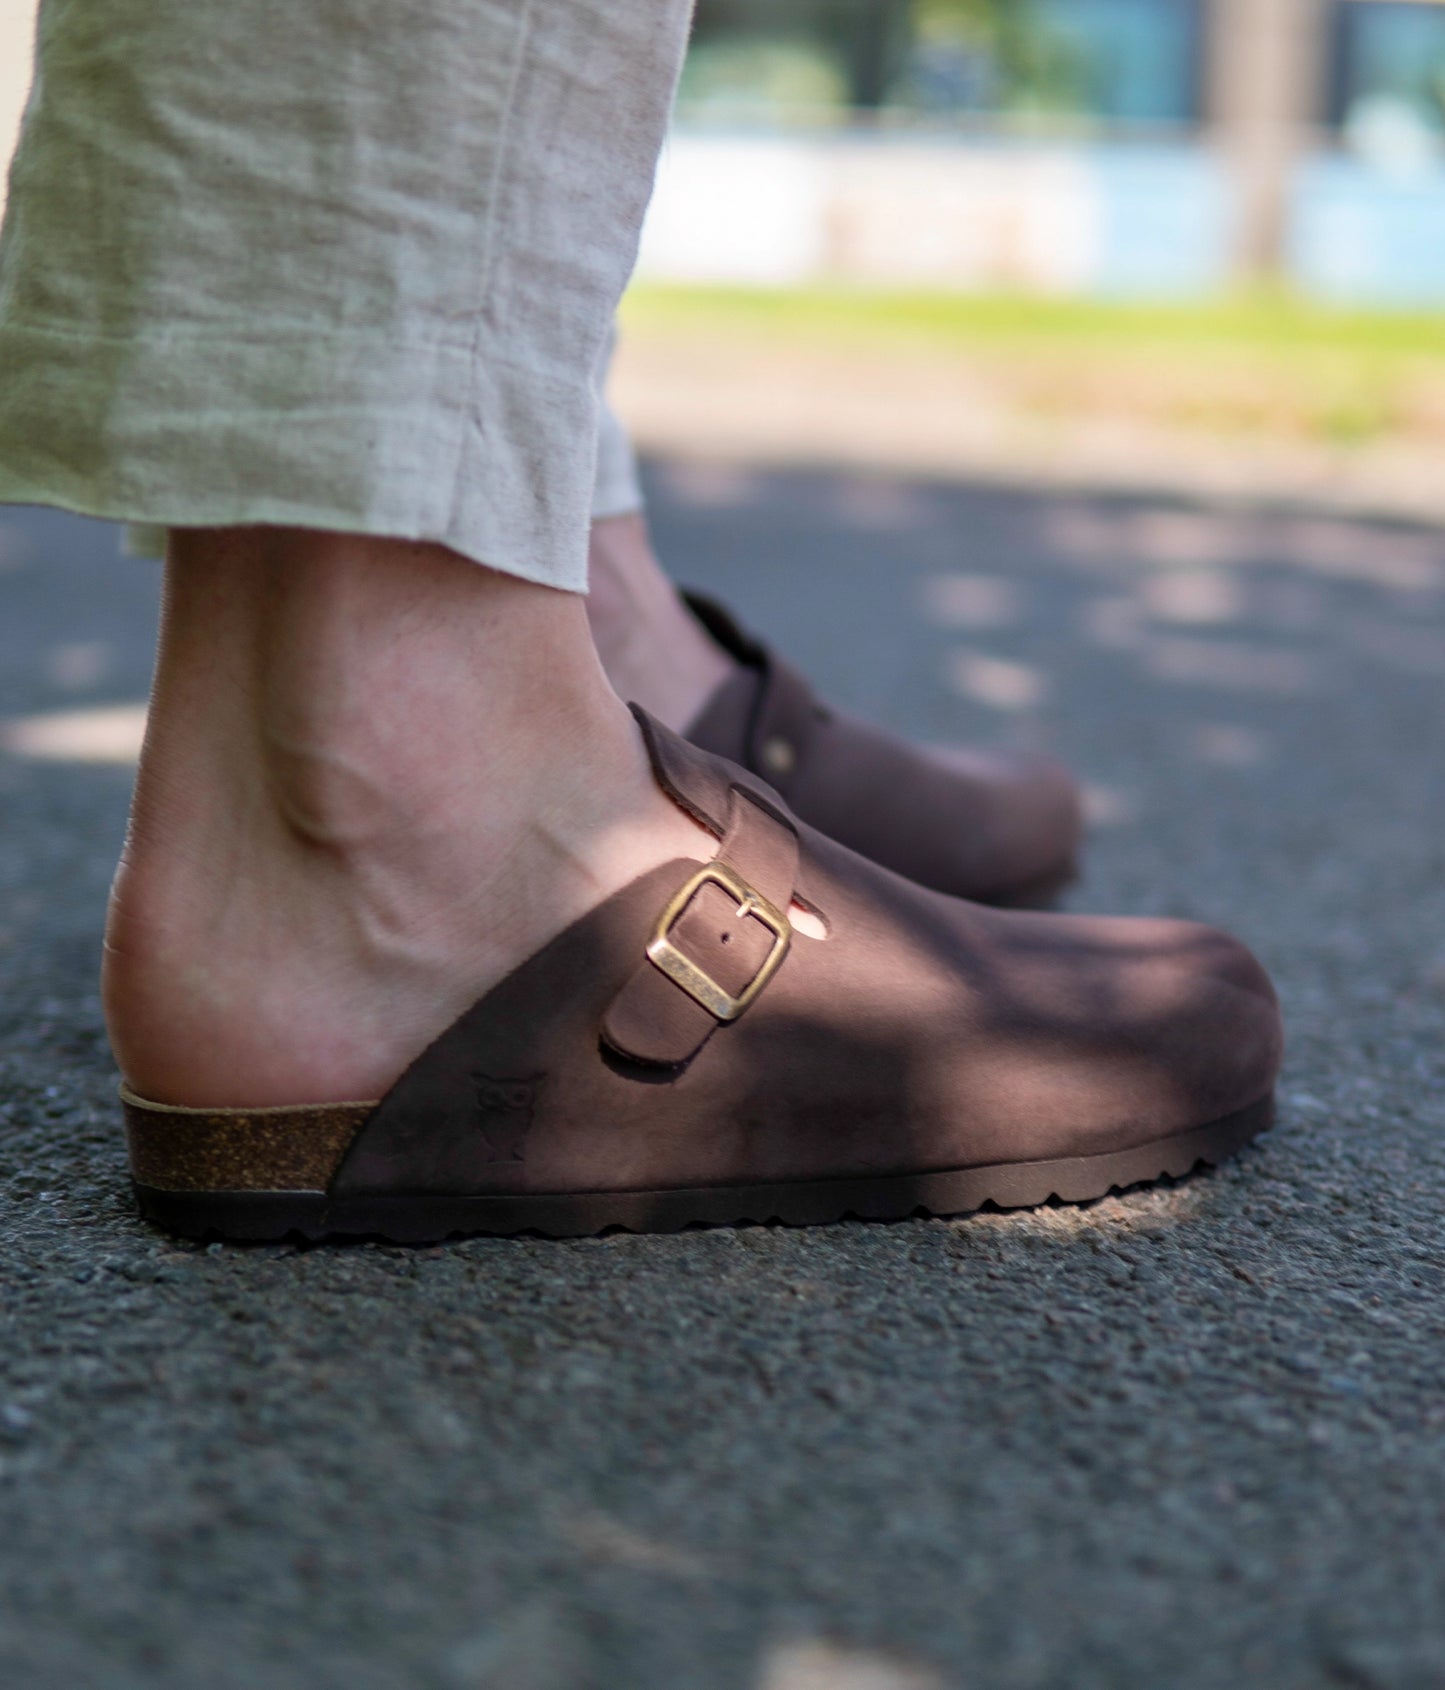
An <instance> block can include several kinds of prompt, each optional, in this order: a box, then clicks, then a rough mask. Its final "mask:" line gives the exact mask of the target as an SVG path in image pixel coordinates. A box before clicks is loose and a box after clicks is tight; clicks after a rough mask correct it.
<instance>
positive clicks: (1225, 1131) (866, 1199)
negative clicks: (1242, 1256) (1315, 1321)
mask: <svg viewBox="0 0 1445 1690" xmlns="http://www.w3.org/2000/svg"><path fill="white" fill-rule="evenodd" d="M1273 1119H1274V1099H1273V1097H1266V1098H1262V1099H1261V1100H1260V1101H1259V1102H1258V1103H1255V1104H1251V1105H1250V1107H1249V1108H1247V1109H1241V1110H1239V1111H1237V1112H1236V1113H1235V1114H1233V1115H1227V1116H1225V1117H1223V1118H1222V1119H1221V1120H1218V1121H1212V1122H1210V1123H1209V1125H1208V1126H1204V1127H1198V1128H1196V1129H1195V1130H1194V1131H1192V1132H1187V1133H1176V1134H1175V1135H1174V1136H1172V1137H1170V1138H1161V1139H1155V1140H1154V1141H1153V1142H1151V1143H1149V1144H1142V1145H1138V1146H1136V1147H1135V1148H1133V1149H1131V1150H1120V1151H1114V1152H1112V1153H1110V1154H1108V1155H1104V1156H1074V1157H1068V1158H1065V1159H1063V1160H1061V1161H1054V1162H1015V1163H999V1164H996V1165H994V1166H992V1167H986V1168H952V1169H945V1170H942V1171H938V1172H933V1173H919V1174H891V1175H887V1176H884V1177H881V1178H880V1177H873V1178H853V1179H830V1180H800V1181H796V1182H790V1183H788V1184H783V1185H732V1186H688V1187H683V1188H681V1189H677V1190H666V1191H584V1192H566V1193H561V1194H557V1195H545V1196H525V1197H456V1196H447V1195H444V1194H437V1193H418V1194H416V1195H390V1194H389V1195H387V1196H382V1197H375V1196H359V1197H330V1196H328V1195H327V1194H326V1193H325V1192H321V1191H163V1190H160V1189H158V1188H157V1187H155V1186H146V1185H136V1187H135V1193H136V1198H137V1200H138V1201H139V1204H140V1210H141V1214H142V1215H143V1216H144V1217H145V1218H146V1219H147V1220H149V1221H154V1222H156V1223H157V1225H159V1226H163V1227H165V1228H167V1230H169V1231H171V1232H176V1233H180V1234H181V1235H182V1236H183V1237H189V1238H211V1237H222V1238H233V1239H242V1240H251V1241H253V1242H254V1241H260V1240H270V1241H275V1240H279V1239H282V1238H286V1237H289V1236H291V1235H293V1234H294V1235H299V1236H300V1237H301V1238H304V1239H309V1240H311V1241H313V1242H314V1241H317V1240H320V1239H323V1238H344V1237H381V1238H385V1239H389V1240H391V1242H393V1243H396V1244H430V1243H436V1242H438V1241H439V1240H441V1239H444V1238H449V1237H451V1236H453V1235H454V1234H459V1233H461V1234H465V1233H494V1234H501V1235H510V1234H514V1233H519V1232H535V1233H540V1234H542V1235H543V1236H545V1237H549V1238H581V1237H588V1236H591V1235H592V1234H595V1233H599V1232H605V1231H607V1230H608V1229H609V1228H612V1227H618V1228H622V1229H625V1230H627V1231H631V1232H678V1231H680V1230H681V1229H682V1228H683V1227H688V1226H696V1225H700V1224H701V1225H713V1226H729V1225H738V1224H741V1223H745V1222H749V1221H751V1222H765V1221H781V1222H783V1223H785V1224H786V1225H790V1226H816V1225H818V1224H820V1223H823V1222H827V1221H838V1220H844V1219H847V1218H850V1217H852V1218H856V1219H858V1220H878V1221H882V1220H903V1219H906V1218H907V1217H908V1216H911V1215H917V1214H924V1215H960V1214H968V1213H970V1212H972V1211H974V1210H977V1209H982V1208H984V1207H986V1206H988V1205H993V1206H994V1207H996V1208H999V1209H1025V1208H1036V1207H1037V1206H1038V1205H1039V1204H1041V1203H1047V1202H1048V1201H1049V1200H1050V1199H1052V1198H1058V1199H1059V1200H1060V1201H1062V1202H1065V1203H1084V1202H1088V1201H1090V1200H1091V1199H1094V1198H1098V1197H1105V1196H1107V1195H1108V1194H1109V1193H1110V1192H1111V1191H1120V1190H1123V1189H1125V1188H1126V1187H1128V1186H1133V1185H1143V1184H1147V1183H1149V1182H1150V1181H1153V1180H1158V1179H1164V1178H1173V1179H1177V1178H1179V1177H1181V1176H1182V1175H1184V1174H1188V1173H1192V1172H1193V1170H1194V1169H1195V1168H1197V1167H1199V1166H1200V1165H1201V1164H1205V1165H1209V1166H1213V1165H1216V1164H1217V1163H1219V1162H1222V1161H1223V1160H1224V1159H1225V1158H1226V1157H1229V1156H1232V1155H1234V1153H1235V1152H1236V1151H1238V1150H1241V1149H1243V1147H1244V1146H1245V1145H1246V1144H1248V1143H1249V1141H1250V1140H1251V1139H1253V1138H1254V1137H1256V1136H1257V1135H1258V1134H1259V1133H1262V1132H1264V1131H1265V1129H1266V1128H1267V1127H1268V1126H1269V1125H1270V1123H1271V1122H1272V1120H1273Z"/></svg>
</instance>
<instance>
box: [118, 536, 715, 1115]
mask: <svg viewBox="0 0 1445 1690" xmlns="http://www.w3.org/2000/svg"><path fill="white" fill-rule="evenodd" d="M167 578H168V584H167V595H166V605H165V611H164V616H163V623H162V637H161V645H160V654H159V658H158V663H157V673H156V683H155V698H154V708H153V712H152V717H151V727H150V732H149V735H148V738H147V743H146V747H145V753H144V756H143V758H142V763H141V769H140V776H139V781H138V785H137V792H136V799H135V808H134V813H133V817H132V822H131V829H130V835H129V839H128V842H127V846H126V850H125V854H124V857H123V860H122V863H121V867H120V871H119V874H118V876H117V879H116V885H115V892H114V896H113V901H112V907H111V913H110V921H109V928H108V935H107V946H106V961H105V983H104V984H105V1002H106V1012H107V1017H108V1020H109V1024H110V1028H111V1034H112V1038H113V1041H114V1044H115V1050H116V1054H117V1058H118V1060H119V1063H120V1066H121V1069H122V1071H123V1072H124V1074H125V1076H126V1078H127V1080H128V1081H129V1082H130V1084H131V1085H132V1086H133V1087H134V1088H135V1089H136V1090H138V1091H140V1092H142V1093H143V1094H145V1095H147V1096H150V1097H153V1098H155V1099H157V1100H158V1101H174V1102H180V1103H189V1104H212V1103H214V1104H218V1105H219V1104H234V1105H264V1104H271V1103H305V1102H310V1101H315V1102H321V1101H326V1100H331V1099H340V1098H357V1099H365V1098H369V1097H375V1096H379V1095H380V1094H381V1092H382V1091H383V1090H384V1089H385V1088H386V1086H387V1085H388V1084H389V1083H390V1081H392V1080H393V1079H394V1078H395V1077H396V1076H397V1074H398V1073H399V1072H400V1071H401V1069H402V1068H403V1067H404V1066H405V1065H406V1063H407V1062H408V1061H409V1060H410V1059H411V1058H412V1057H413V1056H415V1055H416V1054H417V1053H418V1052H419V1051H420V1050H421V1049H422V1048H423V1047H424V1046H425V1045H426V1044H427V1043H428V1042H429V1041H430V1040H431V1038H433V1037H434V1036H435V1035H436V1034H437V1033H438V1032H440V1031H441V1029H442V1028H443V1027H444V1026H445V1025H446V1024H447V1023H448V1022H449V1021H450V1020H452V1019H453V1018H454V1017H455V1016H456V1015H457V1014H459V1013H460V1012H461V1011H462V1010H463V1009H465V1008H466V1007H467V1006H468V1005H469V1004H470V1003H471V1002H472V1001H473V1000H474V999H475V998H476V997H478V996H479V995H480V993H481V992H482V991H484V990H485V989H486V988H487V987H489V986H490V985H492V984H493V983H494V982H496V981H497V980H499V979H500V978H502V977H503V976H504V975H505V974H506V973H507V972H508V971H509V970H510V969H511V968H512V967H513V966H515V965H516V964H517V963H518V962H521V961H522V960H523V959H524V958H526V957H527V956H529V955H530V954H531V953H532V952H533V951H535V950H536V949H537V948H538V947H539V946H540V945H541V944H542V943H544V942H545V941H546V940H547V939H548V938H550V937H551V936H552V935H553V934H555V933H557V932H559V931H560V930H561V929H562V928H563V927H564V926H566V925H567V924H568V923H569V922H571V921H572V920H574V919H575V918H576V917H578V916H579V915H581V914H583V913H584V912H585V911H586V910H588V909H590V908H591V907H592V906H593V905H595V904H596V903H598V902H599V901H600V900H601V899H603V898H605V897H607V896H609V895H610V894H611V893H612V892H614V891H615V890H617V889H618V888H620V887H621V886H623V885H625V884H626V883H627V882H628V881H630V880H631V879H633V878H634V877H635V876H636V875H638V874H640V873H643V872H645V871H646V870H648V869H649V868H651V867H653V866H655V865H656V864H658V863H661V862H665V861H667V860H669V859H671V858H674V857H679V856H683V857H706V856H710V855H711V854H712V850H713V848H714V843H715V842H714V841H713V840H712V839H711V837H710V836H709V835H707V834H706V833H705V832H704V831H703V830H702V829H700V828H699V827H697V826H696V825H695V824H694V823H693V822H691V821H690V820H689V819H688V818H687V817H686V816H685V815H684V814H683V813H682V812H681V811H680V810H678V809H677V808H675V807H674V806H673V805H672V804H671V803H670V802H669V801H668V800H667V799H665V798H664V797H663V796H662V795H661V794H660V792H659V791H658V789H657V787H656V785H655V784H654V782H653V780H652V777H651V774H650V772H649V770H648V767H647V764H646V759H645V756H644V754H643V750H642V746H641V741H640V738H639V736H638V733H637V731H636V727H635V724H634V723H633V721H632V719H631V717H630V716H629V715H628V713H627V711H626V710H625V708H624V707H623V705H622V704H621V702H620V701H619V700H618V698H617V696H616V695H615V693H613V691H612V690H611V688H610V687H609V686H608V684H607V681H606V678H605V677H604V675H603V672H602V668H601V666H600V664H599V663H598V661H597V656H596V652H595V649H594V647H593V644H592V641H591V638H590V635H589V632H588V625H587V616H586V612H585V609H584V605H583V601H582V599H581V598H579V597H577V596H576V595H574V594H568V593H563V592H557V591H555V590H553V589H551V588H547V587H539V586H536V585H533V584H531V583H529V582H525V581H522V580H519V579H516V578H514V577H511V576H506V575H501V574H498V573H496V572H494V571H492V570H488V569H485V568H482V567H480V566H478V565H476V564H473V563H469V562H466V561H464V560H462V559H460V558H458V557H456V556H455V554H453V553H451V552H448V551H446V550H445V549H444V548H442V547H439V546H433V545H422V544H410V543H405V542H400V541H388V540H376V539H363V538H357V537H350V536H339V535H328V534H319V533H314V532H300V531H288V530H280V529H266V528H243V529H230V530H183V531H180V532H178V533H177V534H176V535H175V536H174V537H173V539H172V542H171V551H170V557H169V559H168V566H167Z"/></svg>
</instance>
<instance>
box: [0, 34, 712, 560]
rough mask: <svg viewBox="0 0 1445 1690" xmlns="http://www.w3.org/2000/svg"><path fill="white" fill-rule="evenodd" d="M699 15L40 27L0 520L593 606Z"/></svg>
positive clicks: (3, 293) (9, 268) (5, 269)
mask: <svg viewBox="0 0 1445 1690" xmlns="http://www.w3.org/2000/svg"><path fill="white" fill-rule="evenodd" d="M690 12H691V0H404V3H403V0H306V3H305V4H302V5H297V4H295V3H294V0H88V3H86V4H77V3H75V0H42V5H41V8H40V17H39V26H38V34H37V44H36V76H35V83H34V87H33V91H32V94H31V99H30V104H29V106H28V108H27V112H26V117H25V123H24V127H23V130H22V134H21V141H20V146H19V148H18V151H17V153H16V157H15V162H14V165H13V168H12V173H11V188H10V197H9V204H8V207H7V212H6V220H5V227H4V232H3V236H0V501H15V502H26V503H43V504H54V505H59V506H62V507H66V508H69V509H72V510H77V511H82V512H86V513H88V514H91V515H97V516H106V517H113V518H121V519H125V520H128V521H131V522H136V523H143V524H154V525H160V526H190V525H202V526H211V525H222V524H232V523H277V524H286V525H292V526H298V527H309V528H322V529H336V530H341V531H346V532H357V533H367V534H376V535H389V536H394V537H397V538H403V539H423V540H434V541H438V542H441V543H442V544H445V545H448V546H451V547H453V548H454V549H455V550H457V551H459V552H461V553H463V554H464V555H466V556H468V557H471V558H474V559H477V560H479V561H481V562H484V563H487V564H490V565H491V566H492V567H493V568H496V569H501V570H505V571H507V572H509V573H511V574H515V575H519V576H523V577H525V578H527V579H529V580H533V581H539V582H543V583H546V584H548V585H550V586H556V587H562V588H569V589H573V590H584V589H585V586H586V542H587V527H588V521H589V516H590V515H591V513H592V512H593V510H594V508H595V509H596V511H597V513H598V514H613V513H616V512H620V511H624V510H628V509H633V508H635V507H636V506H637V504H638V502H639V500H638V494H637V489H636V480H635V474H634V471H633V467H632V462H631V453H630V450H629V448H628V445H627V442H626V439H625V437H624V436H623V435H622V434H621V431H620V429H619V428H618V427H617V425H616V423H615V422H610V423H609V424H608V425H607V426H606V427H605V428H604V429H603V434H602V441H601V446H602V450H601V452H600V454H599V449H598V448H599V420H600V407H599V400H598V393H597V388H598V383H599V376H600V373H601V372H602V371H604V370H605V363H606V357H607V351H608V347H609V343H610V325H611V322H612V317H613V312H614V310H615V308H616V305H617V301H618V298H619V296H620V295H621V292H622V289H623V287H624V286H625V285H626V282H627V278H628V275H629V273H630V271H631V268H632V264H633V262H634V259H635V256H636V250H637V239H638V233H639V229H640V227H641V222H642V215H643V211H644V209H645V207H646V203H647V199H648V195H649V193H650V192H651V188H652V180H653V173H654V170H655V168H656V162H657V154H658V151H659V148H660V146H661V143H662V138H663V133H664V129H665V125H666V120H667V114H668V111H669V108H670V105H671V100H672V94H673V88H674V85H675V82H676V76H677V71H678V67H679V64H680V61H681V57H682V51H683V47H684V44H685V40H686V35H687V27H688V22H689V17H690Z"/></svg>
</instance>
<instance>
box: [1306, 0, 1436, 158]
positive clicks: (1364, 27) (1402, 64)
mask: <svg viewBox="0 0 1445 1690" xmlns="http://www.w3.org/2000/svg"><path fill="white" fill-rule="evenodd" d="M1337 19H1338V21H1337V26H1336V31H1335V41H1336V50H1335V65H1334V78H1333V91H1332V106H1333V111H1332V114H1331V115H1332V117H1333V120H1334V122H1335V124H1336V125H1337V126H1338V127H1339V128H1340V129H1341V130H1342V131H1343V133H1344V136H1345V139H1346V140H1347V141H1348V142H1349V143H1350V144H1351V145H1353V146H1354V147H1355V148H1356V149H1357V150H1358V151H1361V152H1363V153H1366V154H1368V155H1372V156H1376V157H1380V158H1383V159H1392V160H1393V159H1398V160H1408V159H1410V158H1422V159H1423V158H1425V157H1432V156H1436V155H1438V154H1439V153H1440V152H1441V151H1442V149H1445V5H1439V4H1435V3H1433V0H1342V4H1340V6H1339V8H1338V13H1337Z"/></svg>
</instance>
